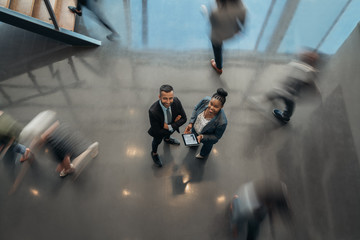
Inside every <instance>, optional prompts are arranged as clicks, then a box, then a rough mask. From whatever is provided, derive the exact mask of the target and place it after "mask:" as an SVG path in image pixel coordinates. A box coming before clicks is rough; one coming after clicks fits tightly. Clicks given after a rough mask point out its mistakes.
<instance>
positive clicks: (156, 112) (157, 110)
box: [148, 85, 187, 167]
mask: <svg viewBox="0 0 360 240" xmlns="http://www.w3.org/2000/svg"><path fill="white" fill-rule="evenodd" d="M149 118H150V125H151V126H150V129H149V131H148V133H149V134H150V135H151V136H152V137H153V141H152V151H151V157H152V159H153V161H154V163H155V164H156V165H157V166H159V167H162V162H161V159H160V157H159V155H158V154H157V148H158V146H159V144H160V143H161V142H162V140H163V139H164V141H165V142H166V143H168V144H174V145H180V142H179V141H178V140H176V139H175V138H172V137H170V135H171V134H172V133H173V132H175V131H177V132H179V127H180V126H181V125H183V124H184V123H186V120H187V119H186V114H185V111H184V109H183V107H182V105H181V102H180V100H179V99H178V98H177V97H174V90H173V88H172V86H170V85H162V86H161V87H160V94H159V100H158V101H156V102H155V103H154V104H153V105H151V107H150V109H149Z"/></svg>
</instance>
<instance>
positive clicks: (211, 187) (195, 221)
mask: <svg viewBox="0 0 360 240" xmlns="http://www.w3.org/2000/svg"><path fill="white" fill-rule="evenodd" d="M119 2H120V1H119ZM126 2H127V3H128V1H123V3H126ZM123 3H122V4H121V7H124V6H125V7H126V4H123ZM129 11H130V10H129ZM131 11H136V9H131ZM139 11H140V12H141V9H140V10H139ZM167 14H169V16H171V13H167ZM107 17H108V18H109V19H110V20H111V19H113V20H114V21H118V22H116V23H119V21H120V20H115V19H117V18H116V15H115V12H114V10H113V11H111V14H108V15H107ZM124 19H125V20H126V18H124ZM125 20H124V22H122V23H121V25H120V24H119V25H117V26H118V27H117V29H118V30H119V33H120V39H118V40H116V41H113V42H111V41H108V40H107V39H106V38H105V36H106V35H107V34H109V32H107V30H106V29H104V28H103V27H102V26H101V25H99V24H97V22H96V21H94V19H93V18H92V17H91V13H90V11H88V10H85V12H84V15H83V17H82V18H81V19H78V31H79V32H82V33H84V34H87V35H90V36H92V37H94V38H98V39H100V40H102V41H103V42H102V46H100V47H98V48H76V47H71V46H67V45H63V44H62V43H59V42H56V41H53V40H50V39H47V38H45V37H42V36H38V35H36V34H33V33H30V32H26V31H23V30H21V29H18V28H15V27H12V26H9V25H6V24H3V23H0V32H1V35H0V44H1V46H0V56H1V59H0V64H1V65H0V66H1V68H0V76H1V83H0V93H1V94H0V106H1V108H2V110H4V111H5V112H7V113H9V114H11V115H12V116H13V117H14V118H16V119H18V121H19V122H21V123H23V124H26V123H28V122H29V121H30V120H31V119H32V118H33V117H34V116H35V115H36V114H37V113H39V112H41V111H44V110H46V109H52V110H54V111H56V112H57V115H58V118H59V120H60V121H62V122H67V123H69V124H70V125H71V126H73V127H74V128H75V129H77V130H79V131H81V132H82V134H83V135H85V136H86V137H87V138H88V139H89V140H92V141H98V142H99V143H100V154H99V156H98V157H97V158H96V159H94V160H92V161H91V162H90V163H89V165H88V167H87V168H86V169H85V170H84V172H83V173H82V174H81V175H80V177H79V178H78V179H77V180H76V181H73V180H72V178H71V177H66V178H64V179H60V178H59V176H58V174H57V173H56V172H55V168H56V162H55V161H52V160H51V159H50V156H49V155H48V154H44V155H42V156H41V157H39V158H38V159H36V161H35V162H34V163H33V164H32V165H31V167H30V168H29V169H28V171H27V172H26V175H25V176H24V178H23V180H22V182H21V183H20V184H19V186H18V187H17V189H16V191H15V192H14V193H13V194H11V195H9V194H8V192H9V190H10V189H11V187H12V186H13V184H14V181H15V179H16V178H17V176H19V174H20V172H21V170H22V169H24V165H22V164H20V163H19V162H18V159H17V160H15V161H14V158H13V157H14V156H6V157H5V159H4V160H3V161H2V162H1V163H0V239H68V240H72V239H88V240H93V239H94V240H96V239H109V240H110V239H124V240H126V239H129V240H131V239H231V234H230V233H229V225H228V221H227V208H228V204H229V201H230V199H231V198H232V195H233V194H234V192H235V191H236V190H237V188H238V187H239V186H240V185H241V184H244V183H246V182H248V181H252V180H255V179H260V178H280V179H281V180H282V181H284V182H285V183H286V184H287V185H288V189H289V194H290V200H291V203H292V206H293V209H294V213H295V218H294V221H295V226H296V228H295V233H290V232H289V231H288V230H287V229H286V228H285V227H284V225H283V224H282V222H281V221H276V224H275V233H276V239H284V240H285V239H295V237H294V236H297V239H302V240H305V239H326V240H332V239H347V240H352V239H354V240H355V239H359V238H360V230H359V228H358V221H359V217H360V211H359V207H358V204H359V202H360V201H359V200H360V194H359V191H358V190H359V187H360V181H359V177H360V169H359V160H358V155H357V154H358V152H357V151H358V150H359V149H357V148H356V143H354V140H353V133H354V132H353V131H354V129H353V128H352V127H354V126H353V125H350V123H349V121H350V120H349V119H348V118H349V117H348V115H347V111H348V110H349V109H350V107H354V104H353V103H352V105H348V103H349V102H346V104H345V103H344V95H346V93H344V91H343V89H341V88H334V89H332V90H328V88H324V89H326V90H325V92H322V94H323V96H327V98H326V100H325V99H324V98H323V97H321V96H318V95H316V94H315V93H312V94H310V93H309V96H308V98H307V99H308V100H302V101H299V103H298V105H297V108H296V112H295V115H294V117H293V119H292V120H291V122H290V123H289V124H288V125H286V126H283V125H281V124H279V123H278V122H277V121H276V120H275V119H274V118H273V117H272V115H271V105H270V103H264V104H258V103H257V102H255V101H254V99H252V98H251V97H255V99H258V98H259V96H260V97H261V96H263V94H264V93H266V92H267V91H269V90H270V89H271V88H272V87H274V86H276V84H277V83H278V82H279V81H281V80H282V77H281V76H282V74H283V73H284V64H285V63H286V62H287V61H288V60H289V57H288V56H287V55H281V56H278V55H272V56H268V55H266V56H264V55H262V54H259V53H247V52H245V53H244V52H242V51H241V50H240V48H239V49H235V50H233V51H231V52H226V54H225V62H224V73H223V74H222V75H221V77H219V76H218V75H217V74H216V73H215V72H214V71H213V70H212V69H211V67H210V65H209V60H210V58H211V57H212V52H211V49H210V43H209V42H208V39H207V36H206V31H205V30H204V33H203V36H202V38H201V39H200V40H201V41H203V42H205V43H206V44H208V45H207V47H208V48H206V47H204V48H203V49H198V50H196V49H195V50H194V49H188V50H186V49H181V50H178V51H172V50H171V49H170V50H169V49H167V48H166V46H167V45H166V42H165V41H164V42H163V44H158V46H157V47H156V48H146V47H141V48H137V47H134V46H135V45H136V44H135V45H132V44H129V43H133V42H136V41H138V42H141V43H146V41H147V39H146V37H144V35H143V34H141V33H138V35H137V34H135V33H134V34H133V35H131V36H129V34H127V33H128V30H129V24H126V21H125ZM188 24H189V26H190V25H191V23H188ZM143 30H144V29H143ZM200 35H201V34H200ZM145 36H146V35H145ZM159 41H160V40H159ZM169 41H171V39H170V40H169ZM174 41H175V40H174ZM176 41H177V40H176ZM192 42H193V43H194V44H197V42H196V41H195V40H193V41H190V42H188V43H187V45H188V46H191V45H192V44H191V43H192ZM162 45H163V46H164V48H163V49H162V48H161V46H162ZM165 83H168V84H171V85H172V86H173V87H174V89H175V95H176V96H177V97H179V99H180V100H181V101H182V104H183V106H184V109H185V111H186V113H187V115H188V117H190V115H191V112H192V109H193V107H194V105H195V104H196V103H197V102H198V101H199V100H200V99H201V98H203V97H204V96H209V95H211V94H213V93H214V92H215V91H216V89H217V88H219V87H223V88H224V89H226V90H227V91H228V92H229V96H228V99H227V102H226V104H225V106H224V110H225V113H226V115H227V118H228V122H229V124H228V127H227V129H226V132H225V134H224V136H223V137H222V139H221V140H220V141H219V142H218V143H217V144H216V145H215V147H214V149H213V151H212V153H211V155H210V156H209V158H208V159H207V160H198V159H196V158H195V155H196V153H197V152H198V150H199V149H196V148H195V149H194V148H187V147H185V146H184V145H180V146H169V145H166V144H164V143H162V144H161V145H160V146H159V154H160V156H161V157H162V159H163V161H164V167H163V168H157V167H156V166H154V164H153V162H152V159H151V157H150V149H151V140H152V139H151V137H150V136H149V135H148V134H147V129H148V128H149V120H148V109H149V107H150V105H151V104H152V103H153V102H155V101H156V100H157V99H158V89H159V87H160V85H162V84H165ZM348 86H350V85H348ZM355 106H356V104H355ZM353 109H354V108H353ZM356 112H358V110H356ZM356 124H358V123H356ZM356 126H358V125H356ZM184 127H185V126H183V127H182V128H181V130H182V131H183V130H184ZM174 137H175V138H177V139H179V140H180V139H181V135H180V134H178V133H175V134H174ZM354 137H355V136H354ZM259 239H268V240H270V239H272V237H271V235H270V229H269V224H268V220H267V219H266V220H265V222H264V224H263V227H262V229H261V232H260V236H259Z"/></svg>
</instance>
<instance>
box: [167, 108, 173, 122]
mask: <svg viewBox="0 0 360 240" xmlns="http://www.w3.org/2000/svg"><path fill="white" fill-rule="evenodd" d="M166 117H167V121H168V122H167V124H170V123H171V122H172V120H171V113H170V108H167V109H166Z"/></svg>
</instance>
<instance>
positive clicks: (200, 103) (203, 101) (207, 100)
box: [189, 98, 210, 124]
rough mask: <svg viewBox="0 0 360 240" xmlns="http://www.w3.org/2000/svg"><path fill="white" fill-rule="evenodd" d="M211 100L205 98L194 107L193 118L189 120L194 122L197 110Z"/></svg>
mask: <svg viewBox="0 0 360 240" xmlns="http://www.w3.org/2000/svg"><path fill="white" fill-rule="evenodd" d="M209 101H210V99H209V98H203V99H202V100H201V101H200V102H199V103H198V104H196V105H195V107H194V110H193V112H192V114H191V118H190V121H189V124H190V123H192V124H193V123H194V122H195V121H196V118H197V112H198V110H199V109H200V108H202V107H203V106H204V104H208V103H209Z"/></svg>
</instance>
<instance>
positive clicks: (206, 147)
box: [191, 128, 215, 157]
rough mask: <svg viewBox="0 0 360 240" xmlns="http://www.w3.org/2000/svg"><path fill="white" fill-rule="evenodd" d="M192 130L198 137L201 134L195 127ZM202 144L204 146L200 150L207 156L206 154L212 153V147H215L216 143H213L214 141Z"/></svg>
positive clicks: (202, 154) (201, 153)
mask: <svg viewBox="0 0 360 240" xmlns="http://www.w3.org/2000/svg"><path fill="white" fill-rule="evenodd" d="M191 132H192V133H194V134H195V136H196V137H197V136H198V135H199V134H197V133H196V131H195V129H194V128H192V129H191ZM202 144H203V146H202V148H201V150H200V155H201V156H203V157H205V156H207V155H209V154H210V152H211V149H212V147H213V145H214V144H215V143H213V142H204V143H202Z"/></svg>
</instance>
